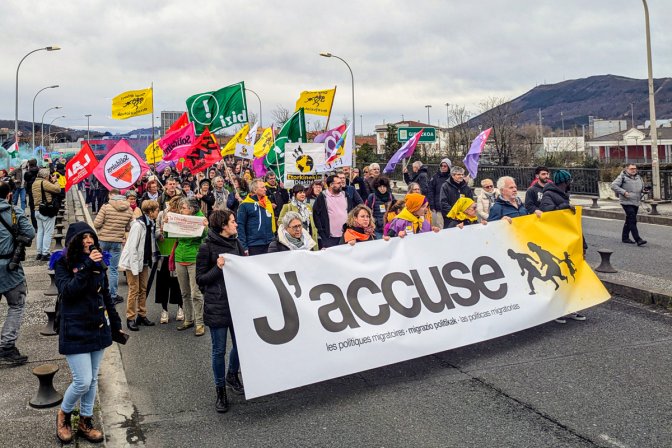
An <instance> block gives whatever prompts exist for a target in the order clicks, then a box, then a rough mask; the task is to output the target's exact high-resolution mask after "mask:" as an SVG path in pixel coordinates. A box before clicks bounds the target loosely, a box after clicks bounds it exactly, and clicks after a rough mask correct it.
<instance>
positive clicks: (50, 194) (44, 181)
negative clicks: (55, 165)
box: [31, 168, 61, 211]
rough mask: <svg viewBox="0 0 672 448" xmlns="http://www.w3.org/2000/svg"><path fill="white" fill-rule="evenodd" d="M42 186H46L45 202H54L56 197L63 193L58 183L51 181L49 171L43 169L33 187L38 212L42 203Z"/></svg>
mask: <svg viewBox="0 0 672 448" xmlns="http://www.w3.org/2000/svg"><path fill="white" fill-rule="evenodd" d="M42 185H44V200H45V201H46V202H51V201H53V200H54V197H55V196H56V195H58V194H59V193H60V192H61V187H60V186H59V185H58V182H55V183H52V182H50V181H49V169H48V168H42V169H41V170H40V171H39V173H38V175H37V179H35V182H33V185H32V187H31V192H32V194H33V201H34V204H35V210H36V211H37V210H38V208H39V207H38V205H39V204H40V203H41V202H42ZM57 200H58V199H57Z"/></svg>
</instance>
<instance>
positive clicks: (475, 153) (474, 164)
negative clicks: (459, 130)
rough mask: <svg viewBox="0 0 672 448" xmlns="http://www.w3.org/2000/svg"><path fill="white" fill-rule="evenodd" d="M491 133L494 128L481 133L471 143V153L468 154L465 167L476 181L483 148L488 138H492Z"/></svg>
mask: <svg viewBox="0 0 672 448" xmlns="http://www.w3.org/2000/svg"><path fill="white" fill-rule="evenodd" d="M490 132H492V128H488V129H486V130H485V131H483V132H481V133H480V134H478V135H477V136H476V138H475V139H474V141H473V142H471V147H469V152H468V153H467V155H466V157H465V158H464V166H466V167H467V170H468V171H469V175H470V176H471V177H472V178H473V179H475V178H476V173H477V172H478V159H480V157H481V151H483V147H484V146H485V142H487V141H488V137H490Z"/></svg>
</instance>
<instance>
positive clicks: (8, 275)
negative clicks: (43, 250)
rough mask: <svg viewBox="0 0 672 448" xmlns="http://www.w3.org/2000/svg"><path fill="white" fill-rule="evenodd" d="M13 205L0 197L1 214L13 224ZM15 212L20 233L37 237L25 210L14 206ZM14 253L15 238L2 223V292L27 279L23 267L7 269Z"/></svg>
mask: <svg viewBox="0 0 672 448" xmlns="http://www.w3.org/2000/svg"><path fill="white" fill-rule="evenodd" d="M11 208H12V206H11V205H10V204H9V203H8V202H7V200H6V199H0V216H2V219H4V220H5V222H6V223H7V224H9V225H10V226H11V225H12V211H11ZM14 213H15V214H16V219H17V224H18V226H19V233H20V234H21V235H23V236H25V237H26V238H30V239H31V240H32V239H33V238H35V229H33V226H32V225H31V223H30V219H28V218H27V217H26V216H25V215H24V214H23V210H21V208H20V207H16V206H15V207H14ZM13 253H14V240H13V238H12V234H11V233H9V231H8V230H7V229H6V228H5V226H3V225H2V224H0V255H6V256H7V258H5V257H0V273H1V274H0V294H4V293H5V292H7V291H11V290H12V289H14V288H16V287H17V286H19V285H20V284H21V283H22V282H24V281H25V280H26V276H25V274H24V273H23V267H21V266H20V265H19V267H18V268H17V269H16V270H15V271H9V270H7V265H8V264H9V262H10V260H11V258H9V257H11V254H13Z"/></svg>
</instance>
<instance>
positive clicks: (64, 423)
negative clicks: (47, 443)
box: [56, 408, 72, 443]
mask: <svg viewBox="0 0 672 448" xmlns="http://www.w3.org/2000/svg"><path fill="white" fill-rule="evenodd" d="M71 417H72V414H70V413H67V414H66V413H65V412H63V409H61V408H58V414H56V437H58V440H60V441H61V442H63V443H70V442H72V419H71Z"/></svg>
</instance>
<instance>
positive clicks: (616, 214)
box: [583, 206, 672, 226]
mask: <svg viewBox="0 0 672 448" xmlns="http://www.w3.org/2000/svg"><path fill="white" fill-rule="evenodd" d="M583 216H591V217H594V218H606V219H617V220H621V221H622V220H625V213H623V212H621V211H615V210H599V209H594V208H590V207H589V206H584V207H583ZM637 222H642V223H646V224H659V225H663V226H672V217H669V216H660V215H648V214H638V215H637Z"/></svg>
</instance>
